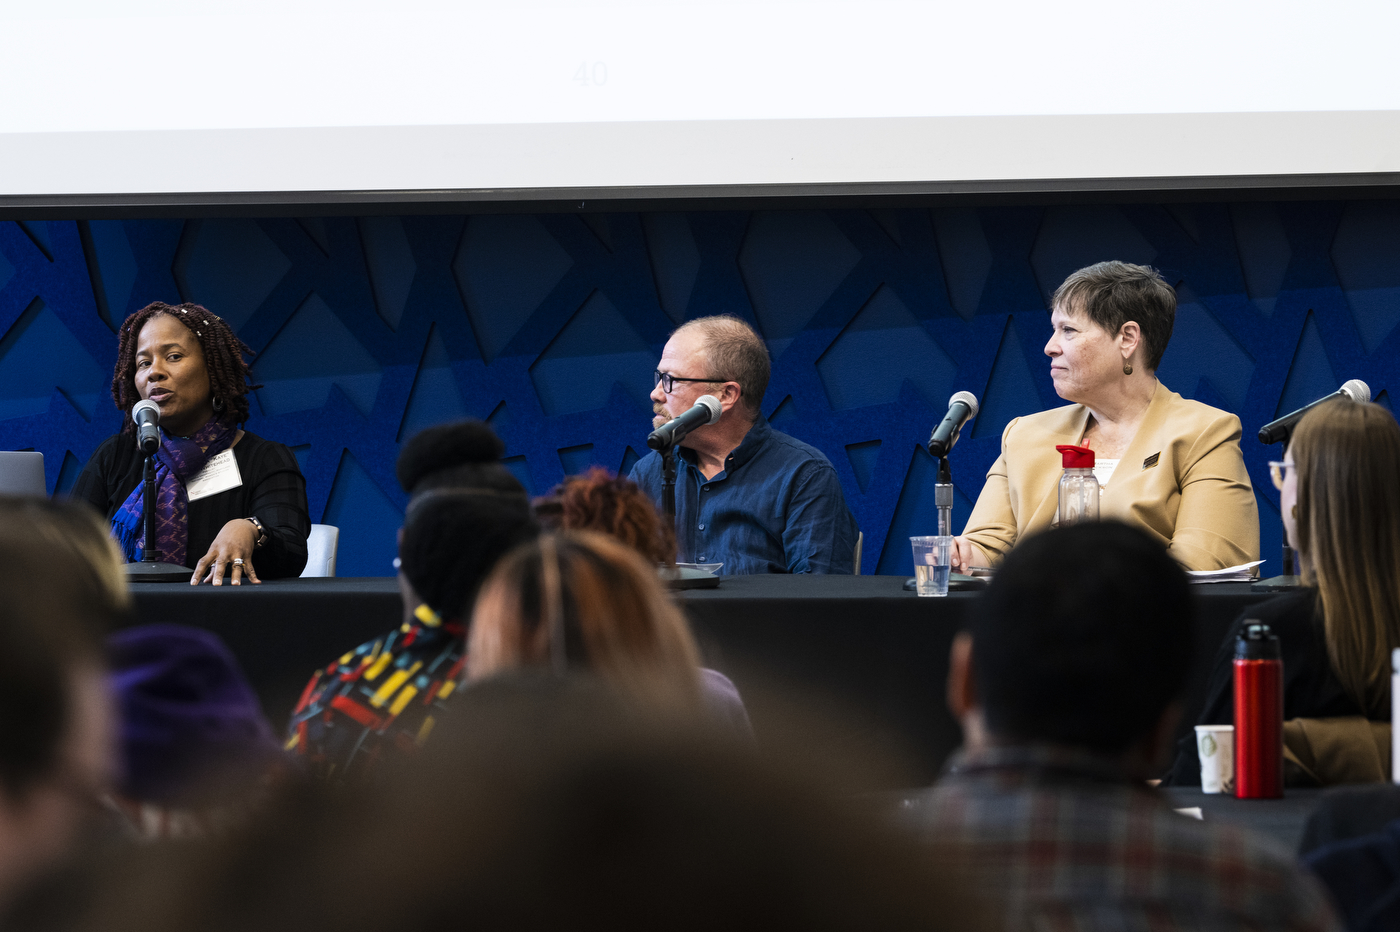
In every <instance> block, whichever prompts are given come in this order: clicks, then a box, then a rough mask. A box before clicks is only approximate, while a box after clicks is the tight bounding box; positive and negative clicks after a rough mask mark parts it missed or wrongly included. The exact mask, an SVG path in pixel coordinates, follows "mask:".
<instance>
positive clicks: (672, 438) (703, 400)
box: [647, 395, 724, 450]
mask: <svg viewBox="0 0 1400 932" xmlns="http://www.w3.org/2000/svg"><path fill="white" fill-rule="evenodd" d="M722 413H724V408H723V407H722V406H721V405H720V403H719V399H718V398H716V397H715V396H714V395H701V396H700V397H699V398H697V399H695V407H693V408H691V409H690V410H689V411H687V412H685V413H684V414H682V415H681V416H680V417H677V418H672V419H671V420H669V421H667V422H666V423H665V424H662V425H661V426H660V427H658V428H656V430H654V431H652V432H651V433H650V434H649V435H648V436H647V446H649V447H651V448H652V449H653V450H663V449H665V448H666V447H673V446H675V445H676V444H678V443H680V442H681V438H683V437H684V436H685V435H686V434H688V433H690V432H691V431H692V430H694V429H695V428H697V427H703V426H705V425H706V424H713V423H715V422H716V421H718V420H719V416H720V415H721V414H722Z"/></svg>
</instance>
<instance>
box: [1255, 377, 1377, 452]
mask: <svg viewBox="0 0 1400 932" xmlns="http://www.w3.org/2000/svg"><path fill="white" fill-rule="evenodd" d="M1337 398H1346V399H1348V400H1349V401H1356V402H1360V403H1362V404H1365V403H1366V402H1368V401H1370V400H1371V386H1369V385H1367V384H1366V383H1365V382H1363V381H1361V380H1360V379H1352V380H1351V381H1349V382H1347V383H1346V384H1345V385H1343V386H1342V387H1341V388H1339V389H1337V390H1336V391H1335V392H1333V393H1332V394H1330V395H1328V396H1327V397H1326V398H1319V399H1317V401H1314V402H1313V403H1312V404H1310V405H1303V406H1302V407H1301V408H1299V409H1298V410H1297V411H1294V412H1293V413H1292V414H1285V415H1284V416H1283V417H1281V418H1278V419H1277V420H1273V421H1270V422H1269V423H1267V424H1265V425H1264V426H1263V427H1261V428H1259V442H1260V443H1264V444H1271V443H1278V442H1279V441H1281V440H1287V439H1288V438H1289V437H1290V436H1291V435H1292V434H1293V425H1294V424H1297V423H1298V419H1299V418H1301V417H1302V416H1303V415H1304V414H1307V413H1308V412H1309V411H1311V410H1312V409H1313V408H1316V407H1317V406H1318V405H1320V404H1326V403H1327V402H1329V401H1333V400H1334V399H1337Z"/></svg>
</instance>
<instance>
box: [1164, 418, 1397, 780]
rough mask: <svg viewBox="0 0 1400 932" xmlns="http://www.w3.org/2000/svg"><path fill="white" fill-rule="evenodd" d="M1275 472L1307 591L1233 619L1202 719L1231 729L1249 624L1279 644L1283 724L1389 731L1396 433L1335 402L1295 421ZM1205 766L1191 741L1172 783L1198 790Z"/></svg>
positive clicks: (1387, 421)
mask: <svg viewBox="0 0 1400 932" xmlns="http://www.w3.org/2000/svg"><path fill="white" fill-rule="evenodd" d="M1270 467H1271V470H1272V472H1273V474H1274V483H1275V485H1277V486H1278V489H1279V507H1280V509H1281V510H1282V512H1283V523H1284V530H1285V532H1286V533H1287V535H1288V541H1289V543H1290V544H1291V545H1292V546H1293V547H1294V548H1295V549H1296V550H1297V551H1298V555H1299V558H1300V561H1301V564H1302V576H1303V582H1304V588H1302V589H1299V590H1297V591H1294V592H1289V593H1287V594H1285V595H1281V596H1278V597H1277V598H1274V599H1270V600H1269V601H1267V602H1263V603H1261V604H1258V605H1254V606H1251V607H1250V608H1249V609H1248V610H1247V611H1246V612H1245V613H1244V614H1243V615H1241V616H1240V618H1239V619H1238V620H1237V621H1236V622H1235V624H1234V625H1233V626H1232V628H1231V631H1230V633H1229V635H1228V636H1227V637H1226V639H1225V641H1224V643H1223V644H1221V646H1220V650H1219V652H1218V653H1217V655H1216V660H1215V666H1214V669H1213V672H1212V676H1211V682H1210V688H1209V691H1208V692H1207V698H1206V703H1205V707H1204V711H1203V712H1202V713H1201V717H1200V719H1199V722H1200V724H1221V725H1228V724H1232V723H1233V722H1234V693H1233V691H1232V685H1231V684H1232V682H1233V680H1232V673H1231V671H1232V660H1233V656H1234V642H1235V638H1236V637H1237V636H1238V634H1239V630H1240V626H1241V625H1243V624H1244V623H1245V621H1246V620H1251V621H1260V622H1263V623H1265V624H1267V625H1269V626H1270V628H1272V629H1273V632H1274V634H1276V635H1278V638H1279V642H1280V646H1281V648H1282V650H1283V677H1284V684H1283V717H1284V719H1285V720H1286V719H1294V718H1309V719H1312V718H1341V717H1347V716H1361V717H1364V718H1367V719H1370V720H1372V721H1383V722H1388V721H1390V657H1391V651H1393V650H1394V649H1395V648H1397V647H1400V425H1397V424H1396V422H1395V418H1394V417H1393V416H1391V413H1390V412H1389V411H1387V410H1386V409H1385V408H1382V407H1381V406H1380V405H1377V404H1358V403H1356V402H1353V401H1335V402H1331V403H1329V404H1326V405H1323V406H1321V407H1319V408H1316V409H1314V410H1313V411H1310V412H1309V413H1308V414H1307V415H1306V416H1305V417H1304V418H1303V419H1302V420H1301V421H1299V422H1298V426H1297V427H1296V428H1295V429H1294V431H1293V439H1292V441H1291V442H1290V443H1289V445H1288V450H1287V451H1286V452H1285V453H1284V457H1283V461H1282V462H1280V463H1271V464H1270ZM1198 768H1199V758H1198V757H1197V754H1196V745H1195V741H1194V738H1193V737H1192V738H1184V739H1182V741H1181V743H1180V746H1179V750H1178V754H1177V761H1176V765H1175V766H1174V767H1173V768H1172V773H1171V775H1170V780H1171V782H1173V783H1184V784H1191V783H1195V782H1198V781H1199V769H1198ZM1384 776H1385V775H1384V774H1379V772H1378V774H1377V775H1372V777H1373V778H1375V779H1380V778H1382V777H1384ZM1355 779H1364V777H1360V776H1358V777H1356V778H1355ZM1304 782H1306V781H1304ZM1348 782H1355V780H1354V779H1349V780H1348Z"/></svg>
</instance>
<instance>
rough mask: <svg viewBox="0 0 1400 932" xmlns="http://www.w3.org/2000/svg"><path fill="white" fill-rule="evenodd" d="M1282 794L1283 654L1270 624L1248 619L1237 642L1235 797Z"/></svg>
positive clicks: (1266, 797) (1276, 796)
mask: <svg viewBox="0 0 1400 932" xmlns="http://www.w3.org/2000/svg"><path fill="white" fill-rule="evenodd" d="M1282 795H1283V656H1282V654H1281V653H1280V651H1279V641H1278V637H1277V636H1275V634H1274V633H1273V632H1272V631H1270V630H1269V626H1268V625H1263V624H1259V623H1258V622H1255V621H1247V622H1245V626H1244V631H1242V632H1241V633H1240V636H1239V638H1238V639H1237V640H1236V641H1235V796H1237V797H1239V798H1240V799H1278V798H1279V797H1281V796H1282Z"/></svg>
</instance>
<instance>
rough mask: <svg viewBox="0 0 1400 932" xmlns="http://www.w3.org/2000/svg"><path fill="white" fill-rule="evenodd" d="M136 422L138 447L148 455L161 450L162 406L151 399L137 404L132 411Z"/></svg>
mask: <svg viewBox="0 0 1400 932" xmlns="http://www.w3.org/2000/svg"><path fill="white" fill-rule="evenodd" d="M131 419H132V420H133V421H135V422H136V445H137V446H139V447H140V448H141V452H142V453H145V454H147V455H149V454H151V453H154V452H156V451H157V450H159V449H160V405H158V404H156V403H155V402H154V401H152V400H151V399H149V398H147V399H146V400H145V401H138V402H136V407H134V408H132V409H131Z"/></svg>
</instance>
